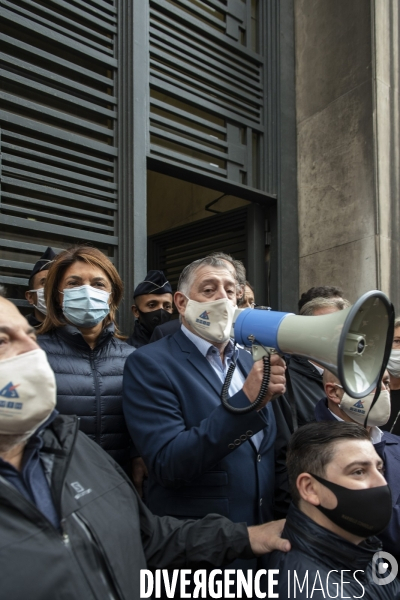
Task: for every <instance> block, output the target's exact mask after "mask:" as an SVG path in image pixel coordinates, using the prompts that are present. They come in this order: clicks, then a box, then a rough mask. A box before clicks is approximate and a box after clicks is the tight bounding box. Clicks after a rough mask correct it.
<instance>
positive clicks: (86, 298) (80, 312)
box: [61, 285, 110, 328]
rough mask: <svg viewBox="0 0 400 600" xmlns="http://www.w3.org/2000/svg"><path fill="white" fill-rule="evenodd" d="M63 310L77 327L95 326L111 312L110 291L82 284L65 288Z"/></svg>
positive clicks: (66, 316)
mask: <svg viewBox="0 0 400 600" xmlns="http://www.w3.org/2000/svg"><path fill="white" fill-rule="evenodd" d="M61 293H62V294H64V299H63V304H62V311H63V313H64V316H65V318H66V319H67V320H68V321H69V322H70V323H72V324H73V325H76V326H77V327H88V328H89V327H94V326H95V325H97V324H98V323H100V321H103V319H105V317H106V316H107V315H108V313H109V312H110V306H109V303H108V300H109V296H110V293H109V292H105V291H104V290H99V289H97V288H93V287H92V286H90V285H80V286H79V287H74V288H65V289H64V290H63V291H62V292H61Z"/></svg>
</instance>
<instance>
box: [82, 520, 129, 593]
mask: <svg viewBox="0 0 400 600" xmlns="http://www.w3.org/2000/svg"><path fill="white" fill-rule="evenodd" d="M72 517H73V519H74V520H75V521H76V522H77V523H78V525H79V527H80V528H81V529H82V531H83V532H84V534H85V536H86V537H87V539H88V540H89V542H90V544H91V545H92V547H93V548H94V552H95V554H96V555H98V559H99V562H100V565H101V563H102V564H103V568H104V569H105V573H106V574H107V577H106V576H105V573H104V572H103V571H102V570H101V569H99V579H100V580H101V581H102V583H103V585H104V587H105V588H106V590H107V593H108V596H109V598H110V600H118V599H119V598H122V597H123V594H121V592H120V590H119V589H118V585H117V583H116V582H115V581H114V577H113V575H112V573H113V570H112V567H111V565H110V563H109V561H108V559H107V555H106V553H105V552H104V549H103V546H102V545H101V543H100V542H99V540H98V538H97V536H96V535H95V534H94V533H93V531H92V529H91V527H90V525H89V524H88V522H87V521H86V519H84V518H83V517H82V515H80V514H79V513H76V512H73V513H72Z"/></svg>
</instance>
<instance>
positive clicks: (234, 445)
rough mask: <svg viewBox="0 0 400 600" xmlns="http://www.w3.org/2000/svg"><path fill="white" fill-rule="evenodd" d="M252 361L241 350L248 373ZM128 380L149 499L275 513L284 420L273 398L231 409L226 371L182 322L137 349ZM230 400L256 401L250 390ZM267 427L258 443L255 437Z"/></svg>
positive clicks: (202, 508)
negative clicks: (225, 395)
mask: <svg viewBox="0 0 400 600" xmlns="http://www.w3.org/2000/svg"><path fill="white" fill-rule="evenodd" d="M252 364H253V361H252V357H251V355H250V354H249V353H248V352H246V351H244V350H241V351H240V352H239V359H238V366H239V368H240V369H241V370H242V372H243V374H244V375H245V376H246V375H247V374H248V372H249V371H250V369H251V367H252ZM123 387H124V392H123V407H124V413H125V418H126V422H127V425H128V429H129V431H130V434H131V436H132V438H133V439H134V441H135V444H136V446H137V449H138V451H139V452H140V454H141V456H142V457H143V459H144V461H145V462H146V464H147V466H148V468H149V481H148V489H147V495H146V502H147V504H148V506H149V508H150V509H151V510H152V511H153V512H154V513H155V514H157V515H161V516H162V515H172V516H176V517H183V518H189V517H194V518H198V517H202V516H204V515H206V514H208V513H219V514H222V515H225V516H227V517H229V518H230V519H231V520H232V521H234V522H242V521H245V522H246V523H247V524H248V525H254V524H257V523H261V522H263V521H268V520H270V519H272V517H273V513H272V504H273V494H274V442H275V437H276V423H275V417H274V413H273V410H272V407H271V405H270V404H268V405H267V407H265V408H264V409H263V410H261V411H260V412H256V411H253V412H250V413H247V414H245V415H237V414H232V413H230V412H228V411H227V410H226V409H225V408H224V407H223V406H222V404H221V401H220V398H219V396H220V393H221V388H222V383H221V381H220V379H219V378H218V376H217V374H216V373H215V371H214V370H213V368H212V367H211V365H210V364H209V362H208V361H207V359H206V358H205V357H204V356H203V355H202V354H201V353H200V352H199V350H198V349H197V348H196V346H195V345H194V344H193V343H192V342H191V341H190V340H189V339H188V338H187V337H186V336H185V335H184V334H183V333H182V331H180V330H179V331H178V332H177V333H176V334H174V335H172V336H167V337H165V338H163V339H161V340H159V341H158V342H155V343H153V344H149V345H147V346H143V347H142V348H140V349H139V350H137V351H136V352H134V353H133V354H132V355H131V356H130V357H129V358H128V360H127V361H126V365H125V373H124V386H123ZM230 401H231V403H232V404H233V405H236V406H248V404H249V400H248V399H247V397H246V395H245V394H244V392H243V391H242V390H241V391H239V392H238V393H237V394H235V395H234V396H232V398H231V400H230ZM261 429H264V438H263V441H262V443H261V446H260V448H259V450H257V449H256V447H255V445H254V444H253V442H252V440H251V437H252V435H253V434H255V433H257V432H258V431H261Z"/></svg>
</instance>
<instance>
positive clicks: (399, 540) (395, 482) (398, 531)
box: [315, 398, 400, 562]
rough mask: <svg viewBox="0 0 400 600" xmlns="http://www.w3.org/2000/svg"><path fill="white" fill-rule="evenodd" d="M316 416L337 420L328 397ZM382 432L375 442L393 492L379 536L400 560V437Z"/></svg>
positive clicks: (391, 552)
mask: <svg viewBox="0 0 400 600" xmlns="http://www.w3.org/2000/svg"><path fill="white" fill-rule="evenodd" d="M315 418H316V420H317V421H334V420H335V417H334V416H333V415H332V413H331V412H330V411H329V409H328V406H327V399H326V398H322V400H320V401H319V402H318V404H317V405H316V407H315ZM382 433H383V436H382V440H381V441H380V442H378V444H374V448H375V450H376V451H377V453H378V454H379V456H380V457H381V459H382V460H383V462H384V465H385V473H384V476H385V479H386V481H387V482H388V485H389V487H390V491H391V492H392V518H391V520H390V523H389V525H388V526H387V527H386V529H385V531H383V532H382V533H381V534H380V535H378V537H379V538H380V539H381V540H382V544H383V549H384V550H385V551H386V552H390V554H393V556H395V557H396V559H397V562H400V476H399V474H400V437H399V436H398V435H394V434H393V433H389V432H387V431H383V432H382ZM371 510H373V507H371Z"/></svg>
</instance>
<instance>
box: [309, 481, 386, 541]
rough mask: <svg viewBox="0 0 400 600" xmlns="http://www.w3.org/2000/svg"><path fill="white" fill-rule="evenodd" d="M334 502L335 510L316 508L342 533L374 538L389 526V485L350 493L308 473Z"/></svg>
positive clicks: (339, 486) (344, 488)
mask: <svg viewBox="0 0 400 600" xmlns="http://www.w3.org/2000/svg"><path fill="white" fill-rule="evenodd" d="M310 475H312V476H313V477H314V478H315V479H316V480H317V481H319V482H320V483H322V485H324V486H325V487H327V488H328V489H329V490H331V492H333V493H334V494H335V496H336V498H337V507H336V508H332V509H330V508H324V507H323V506H321V505H319V506H317V507H316V508H318V509H319V510H320V511H321V512H322V513H323V514H324V515H326V516H327V517H328V519H330V520H331V521H333V523H335V524H336V525H338V526H339V527H342V529H344V530H345V531H348V532H349V533H352V534H354V535H357V536H359V537H363V538H367V537H370V536H371V535H377V534H378V533H380V532H381V531H383V530H384V529H385V528H386V527H387V525H388V524H389V521H390V518H391V516H392V494H391V493H390V489H389V486H388V485H381V486H379V487H374V488H368V489H364V490H351V489H349V488H346V487H343V486H342V485H338V484H337V483H332V481H327V480H326V479H323V478H322V477H318V475H314V474H313V473H310Z"/></svg>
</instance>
